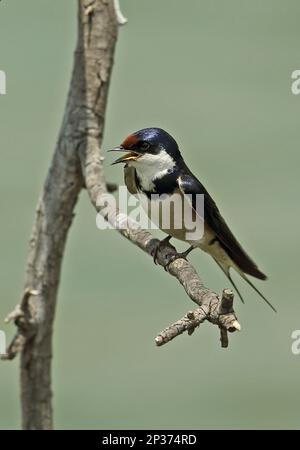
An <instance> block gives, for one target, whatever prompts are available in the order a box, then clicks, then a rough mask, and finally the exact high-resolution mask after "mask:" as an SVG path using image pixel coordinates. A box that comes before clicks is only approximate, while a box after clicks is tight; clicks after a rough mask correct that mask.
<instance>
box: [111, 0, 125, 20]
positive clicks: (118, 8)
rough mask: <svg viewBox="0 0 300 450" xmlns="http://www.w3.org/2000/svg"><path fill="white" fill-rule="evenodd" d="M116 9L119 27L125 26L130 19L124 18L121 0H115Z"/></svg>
mask: <svg viewBox="0 0 300 450" xmlns="http://www.w3.org/2000/svg"><path fill="white" fill-rule="evenodd" d="M114 7H115V12H116V17H117V21H118V24H119V25H125V23H127V22H128V19H126V17H125V16H123V14H122V11H121V7H120V0H114Z"/></svg>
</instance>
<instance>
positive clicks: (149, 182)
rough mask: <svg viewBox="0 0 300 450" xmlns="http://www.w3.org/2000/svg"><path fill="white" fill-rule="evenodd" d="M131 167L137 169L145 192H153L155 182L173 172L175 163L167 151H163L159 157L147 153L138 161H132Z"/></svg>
mask: <svg viewBox="0 0 300 450" xmlns="http://www.w3.org/2000/svg"><path fill="white" fill-rule="evenodd" d="M129 165H130V166H132V167H135V169H136V172H137V176H138V178H139V181H140V183H141V186H142V188H143V189H144V190H145V191H152V190H153V189H154V183H153V181H154V180H158V179H160V178H162V177H163V176H164V175H166V174H167V173H168V172H169V171H171V170H172V169H173V167H174V166H175V161H174V160H173V158H172V157H171V156H170V155H169V154H168V153H167V152H166V151H165V150H161V151H160V152H159V153H158V154H157V155H152V154H150V153H146V154H145V155H143V156H140V157H139V158H138V159H137V160H136V161H130V162H129Z"/></svg>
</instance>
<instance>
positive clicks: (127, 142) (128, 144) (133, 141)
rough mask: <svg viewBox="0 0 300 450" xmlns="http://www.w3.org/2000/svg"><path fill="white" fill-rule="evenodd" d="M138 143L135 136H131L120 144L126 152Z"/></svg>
mask: <svg viewBox="0 0 300 450" xmlns="http://www.w3.org/2000/svg"><path fill="white" fill-rule="evenodd" d="M138 142H139V138H138V137H137V136H135V135H134V134H131V135H130V136H128V137H127V138H126V139H125V141H123V142H122V144H121V145H122V147H124V148H125V149H126V150H130V149H131V148H132V147H133V146H134V145H136V144H137V143H138Z"/></svg>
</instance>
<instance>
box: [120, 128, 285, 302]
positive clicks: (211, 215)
mask: <svg viewBox="0 0 300 450" xmlns="http://www.w3.org/2000/svg"><path fill="white" fill-rule="evenodd" d="M112 151H121V152H127V153H125V155H122V156H121V157H120V158H118V159H117V160H116V161H115V162H114V163H113V164H117V163H125V167H124V173H125V183H126V186H127V189H128V190H129V192H130V193H132V194H136V195H138V196H139V198H140V199H141V202H142V204H143V207H144V208H145V209H146V211H147V213H148V214H150V212H151V206H153V204H154V203H155V202H157V197H158V196H161V197H162V199H163V200H161V205H162V209H164V205H167V203H168V208H167V207H165V209H166V210H167V211H168V214H169V215H170V216H171V217H170V224H169V226H167V227H164V226H162V224H161V223H159V228H161V229H162V230H163V231H165V232H166V233H167V234H168V237H167V238H166V239H164V240H163V241H161V242H166V241H169V240H170V239H171V238H172V237H174V238H177V239H180V240H183V241H186V242H188V243H189V244H190V247H189V248H188V249H187V250H186V251H185V252H183V253H180V254H178V257H186V256H187V255H188V253H189V252H190V251H191V250H193V249H194V248H200V249H201V250H204V251H205V252H206V253H208V254H209V255H211V256H212V257H213V258H214V260H215V261H216V263H217V264H218V265H219V267H220V268H221V269H222V270H223V272H224V273H225V275H226V276H227V277H228V279H229V281H230V282H231V283H232V285H233V287H234V288H235V289H236V291H237V293H238V295H239V297H240V298H241V300H242V301H243V298H242V296H241V294H240V292H239V290H238V289H237V287H236V285H235V284H234V282H233V280H232V278H231V275H230V268H234V269H235V270H236V271H237V272H238V273H239V274H240V275H241V276H242V277H243V278H244V279H245V280H246V281H247V283H248V284H250V286H251V287H252V288H253V289H254V290H255V291H256V292H257V293H258V294H259V295H260V296H261V297H262V298H263V299H264V300H265V301H266V302H267V303H268V305H269V306H270V307H271V308H272V309H273V310H274V311H276V310H275V308H274V307H273V305H271V303H270V302H269V301H268V300H267V299H266V298H265V296H264V295H263V294H262V293H261V292H260V291H259V290H258V289H257V288H256V287H255V286H254V285H253V284H252V282H251V281H250V280H249V279H248V278H247V277H246V274H247V275H252V276H253V277H255V278H258V279H260V280H265V279H266V278H267V277H266V275H265V274H264V273H263V272H261V271H260V270H259V269H258V267H257V265H256V264H255V263H254V261H253V260H252V259H251V258H250V257H249V256H248V255H247V253H246V252H245V251H244V249H243V248H242V247H241V245H240V244H239V242H238V241H237V240H236V238H235V237H234V235H233V234H232V232H231V231H230V229H229V227H228V225H227V224H226V222H225V220H224V219H223V217H222V216H221V214H220V211H219V209H218V207H217V205H216V203H215V202H214V200H213V199H212V197H211V196H210V195H209V193H208V192H207V190H206V189H205V187H204V186H203V185H202V183H201V182H200V181H199V180H198V179H197V178H196V177H195V175H193V173H192V172H191V171H190V169H189V168H188V167H187V165H186V164H185V162H184V160H183V157H182V155H181V153H180V150H179V148H178V145H177V142H176V141H175V139H174V138H173V137H172V136H171V135H170V134H169V133H167V132H166V131H164V130H162V129H161V128H144V129H142V130H140V131H137V132H135V133H133V134H131V135H129V136H128V137H127V138H126V139H125V140H124V141H123V142H122V144H121V145H120V146H118V147H116V148H114V149H113V150H112ZM197 194H203V195H204V214H202V217H201V214H199V211H198V208H197V207H196V206H197V205H196V197H197ZM175 196H177V197H176V198H178V196H179V198H181V199H183V200H185V199H186V198H188V204H189V205H190V209H191V217H192V218H193V220H195V218H196V221H197V220H198V225H199V230H200V228H201V221H202V225H203V226H202V231H201V233H199V237H196V238H193V239H188V238H187V237H186V236H187V235H188V234H187V231H190V228H189V230H187V229H185V228H186V227H185V226H184V225H183V226H181V227H175V226H174V223H175V221H176V217H175V214H176V211H175V210H176V208H175V207H174V206H173V208H170V207H169V206H170V201H171V203H172V199H173V198H175ZM164 202H165V203H164ZM181 214H182V212H181ZM151 219H152V217H151ZM158 220H159V222H160V219H158ZM181 223H182V224H183V223H184V221H182V222H181Z"/></svg>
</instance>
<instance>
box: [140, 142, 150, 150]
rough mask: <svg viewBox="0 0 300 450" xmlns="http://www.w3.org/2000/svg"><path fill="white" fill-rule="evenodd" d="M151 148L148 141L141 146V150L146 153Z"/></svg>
mask: <svg viewBox="0 0 300 450" xmlns="http://www.w3.org/2000/svg"><path fill="white" fill-rule="evenodd" d="M149 148H150V144H149V142H146V141H143V142H141V144H140V149H141V150H144V151H146V150H148V149H149Z"/></svg>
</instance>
